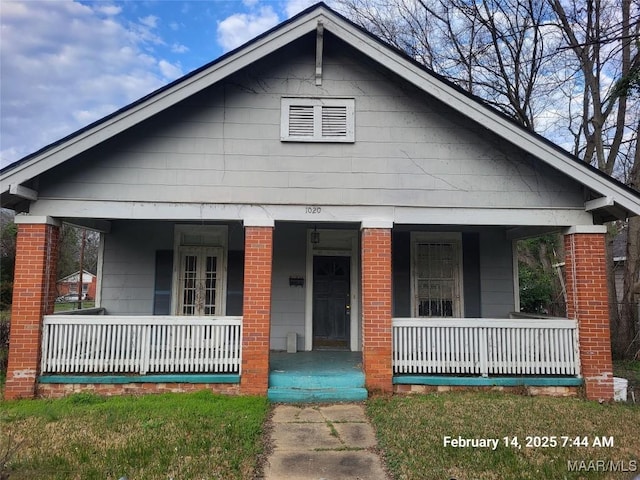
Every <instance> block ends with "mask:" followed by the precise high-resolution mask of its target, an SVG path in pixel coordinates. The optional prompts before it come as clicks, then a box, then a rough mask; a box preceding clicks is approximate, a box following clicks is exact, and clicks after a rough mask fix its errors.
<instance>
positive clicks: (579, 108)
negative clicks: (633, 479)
mask: <svg viewBox="0 0 640 480" xmlns="http://www.w3.org/2000/svg"><path fill="white" fill-rule="evenodd" d="M338 1H339V4H340V5H341V6H342V10H343V11H344V12H345V13H346V14H347V15H348V16H350V17H351V18H352V19H353V20H354V21H355V22H357V23H359V24H360V25H362V26H363V27H365V28H367V29H368V30H370V31H372V32H373V33H375V34H377V35H378V36H380V37H382V38H383V39H384V40H386V41H387V42H389V43H391V44H392V45H394V46H396V47H397V48H399V49H401V50H403V51H404V52H405V53H406V54H407V55H409V56H411V57H412V58H414V59H415V60H417V61H419V62H422V63H423V64H424V65H425V66H427V67H428V68H430V69H432V70H433V71H435V72H436V73H438V74H440V75H443V76H444V77H445V78H448V79H449V80H451V81H453V82H454V83H456V84H458V85H459V86H461V87H462V88H464V89H466V90H467V91H469V92H470V93H472V94H474V95H477V96H479V97H481V98H482V99H483V100H484V101H485V102H487V103H489V104H491V105H493V106H494V107H495V108H497V109H498V110H500V111H502V112H503V113H505V114H507V115H508V116H510V117H511V118H513V119H514V120H515V121H517V122H519V123H520V124H521V125H523V126H524V127H526V128H528V129H530V130H533V131H536V132H538V133H541V134H543V135H545V136H547V137H549V138H551V139H552V140H554V141H555V142H556V143H558V144H560V145H563V146H565V148H567V149H569V150H571V151H572V152H573V153H574V154H575V155H577V156H578V157H580V158H582V159H583V160H584V161H585V162H587V163H589V164H592V165H595V166H596V167H597V168H599V169H600V170H602V171H603V172H605V173H607V174H608V175H613V176H615V177H616V178H618V179H620V180H622V181H624V182H625V183H626V184H627V185H629V186H631V187H632V188H635V189H640V179H639V178H638V176H639V171H640V160H639V159H638V131H639V130H640V126H639V124H638V118H640V57H639V49H640V2H637V0H634V1H632V0H485V1H483V2H469V1H467V0H338ZM627 228H628V229H629V235H628V238H629V243H628V245H627V261H626V263H625V273H624V275H625V281H624V291H623V292H622V294H623V297H624V300H623V307H622V308H621V310H620V312H619V313H620V317H619V318H618V310H617V308H612V309H611V315H612V324H613V325H614V332H613V338H614V351H615V353H616V354H618V355H622V354H624V353H625V352H627V354H628V353H629V352H632V350H629V348H628V347H629V345H631V343H632V341H633V338H634V337H637V334H638V332H640V329H639V328H638V318H637V315H638V312H637V302H636V301H635V299H636V298H637V297H635V295H637V294H638V291H637V288H638V274H639V270H640V261H639V258H640V246H639V245H638V243H639V240H638V236H639V235H640V219H638V217H633V218H631V219H630V220H629V224H628V227H627ZM634 289H635V290H634ZM614 298H615V297H614ZM614 298H613V299H612V300H613V301H614V302H615V299H614ZM614 307H615V305H614ZM637 349H638V347H637V345H636V350H637ZM632 353H633V352H632Z"/></svg>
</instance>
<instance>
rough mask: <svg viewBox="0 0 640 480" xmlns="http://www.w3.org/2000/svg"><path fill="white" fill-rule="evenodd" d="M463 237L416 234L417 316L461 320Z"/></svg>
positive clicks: (414, 284) (414, 278) (414, 282)
mask: <svg viewBox="0 0 640 480" xmlns="http://www.w3.org/2000/svg"><path fill="white" fill-rule="evenodd" d="M460 247H461V240H460V235H459V234H455V233H454V234H431V233H414V234H413V235H412V263H411V270H412V271H411V278H412V293H413V295H412V297H413V315H414V317H461V316H462V309H461V305H462V301H461V289H460V284H461V282H460V279H461V277H462V273H461V267H462V260H461V258H460V257H461V248H460Z"/></svg>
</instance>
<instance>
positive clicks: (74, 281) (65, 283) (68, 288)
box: [56, 270, 97, 300]
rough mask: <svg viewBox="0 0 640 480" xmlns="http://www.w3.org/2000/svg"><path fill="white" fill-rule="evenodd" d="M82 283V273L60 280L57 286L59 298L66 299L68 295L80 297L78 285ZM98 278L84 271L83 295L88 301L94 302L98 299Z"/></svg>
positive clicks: (78, 272)
mask: <svg viewBox="0 0 640 480" xmlns="http://www.w3.org/2000/svg"><path fill="white" fill-rule="evenodd" d="M79 283H80V271H77V272H75V273H72V274H71V275H67V276H66V277H64V278H61V279H60V280H58V282H57V284H56V289H57V290H56V292H57V297H58V298H60V297H64V296H67V295H78V284H79ZM96 284H97V282H96V276H95V275H94V274H93V273H91V272H87V271H86V270H82V295H83V298H86V299H87V300H93V299H94V298H96Z"/></svg>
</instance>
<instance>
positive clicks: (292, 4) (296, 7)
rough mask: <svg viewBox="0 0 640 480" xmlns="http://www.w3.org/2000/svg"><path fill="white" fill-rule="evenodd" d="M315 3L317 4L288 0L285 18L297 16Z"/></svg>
mask: <svg viewBox="0 0 640 480" xmlns="http://www.w3.org/2000/svg"><path fill="white" fill-rule="evenodd" d="M316 3H318V2H317V0H289V1H288V2H287V5H286V7H285V11H286V12H287V18H291V17H293V16H294V15H297V14H298V13H300V12H301V11H303V10H304V9H305V8H308V7H310V6H311V5H314V4H316Z"/></svg>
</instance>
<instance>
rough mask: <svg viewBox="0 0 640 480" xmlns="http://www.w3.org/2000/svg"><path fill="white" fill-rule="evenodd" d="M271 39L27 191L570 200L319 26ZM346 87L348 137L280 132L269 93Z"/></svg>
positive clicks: (455, 202)
mask: <svg viewBox="0 0 640 480" xmlns="http://www.w3.org/2000/svg"><path fill="white" fill-rule="evenodd" d="M314 53H315V50H314V46H313V43H312V42H305V41H303V42H301V43H299V44H296V46H294V47H288V48H286V49H284V51H281V52H277V53H275V54H273V55H271V56H270V57H267V58H265V59H264V60H263V61H260V62H258V63H256V64H254V65H253V66H252V67H251V68H249V69H247V70H245V71H243V72H241V73H240V74H237V75H235V76H233V77H232V78H228V79H227V80H226V81H224V82H223V83H221V84H218V85H215V86H213V87H211V88H209V89H207V90H205V91H203V92H201V93H200V94H198V95H195V96H193V97H191V98H190V99H188V100H187V101H185V102H183V103H181V104H179V105H177V106H175V107H173V108H171V109H169V110H168V111H165V112H163V113H162V114H160V115H158V116H157V117H156V118H153V119H151V120H149V121H147V122H145V123H144V124H142V125H140V126H137V127H134V128H132V129H131V130H130V131H128V132H127V133H125V134H122V135H120V136H119V137H117V138H115V139H114V140H111V141H108V142H106V143H105V144H104V145H102V146H100V147H97V148H95V149H93V150H91V151H90V152H87V153H86V154H84V155H83V156H82V157H81V158H80V159H78V160H77V161H70V162H67V163H66V164H65V165H63V166H61V167H59V168H57V169H54V170H52V171H51V172H48V173H46V174H44V175H43V177H44V178H43V179H42V181H41V185H42V186H43V187H42V188H41V190H40V192H39V194H40V199H41V201H43V202H46V199H47V198H53V197H55V198H82V199H95V200H112V199H119V200H122V201H158V202H162V201H172V202H176V201H178V202H179V201H183V202H198V203H199V202H204V203H250V204H261V203H264V204H301V205H304V204H332V205H400V206H402V205H407V206H429V207H432V206H461V207H463V206H471V207H489V208H491V207H507V208H509V207H528V208H532V207H541V208H548V207H553V206H557V207H582V204H583V197H582V190H581V188H579V187H578V185H577V184H576V183H574V182H573V181H571V180H570V179H568V178H567V177H566V176H564V175H562V174H560V173H559V172H555V171H554V170H552V169H551V168H549V167H546V166H543V165H541V164H538V163H534V162H533V161H532V160H531V159H529V158H527V157H525V156H524V155H523V154H522V153H521V152H520V151H518V150H517V148H515V147H512V146H508V145H505V144H504V142H500V141H498V140H496V138H495V137H494V136H492V135H491V134H490V133H489V132H486V131H483V130H482V129H481V128H480V127H477V126H472V125H470V124H468V123H465V122H464V121H462V120H461V119H460V117H459V116H457V115H454V114H453V113H452V112H451V111H450V110H449V109H448V108H447V107H446V106H445V105H442V104H441V103H439V102H438V100H437V99H434V98H431V97H428V96H426V95H425V94H424V93H421V92H419V91H418V90H417V89H415V88H413V87H411V86H410V85H408V84H404V83H402V82H400V80H398V78H397V77H395V76H394V75H393V74H391V73H390V72H383V71H379V70H378V68H379V67H374V66H372V65H371V64H369V63H366V62H361V61H359V60H358V61H356V60H355V59H356V58H357V57H356V55H355V54H354V52H353V51H352V50H350V49H349V48H347V47H346V46H345V45H344V44H340V43H339V42H338V41H337V40H336V39H335V38H334V37H332V36H331V35H327V42H326V48H325V58H324V64H323V84H322V86H320V87H318V86H316V85H315V83H314V81H313V79H314V71H315V63H314ZM285 95H288V96H291V95H294V96H346V97H353V98H355V105H356V113H355V119H356V129H355V136H356V142H355V143H354V144H327V143H323V144H316V143H285V142H280V140H279V138H280V99H281V97H282V96H285Z"/></svg>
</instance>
